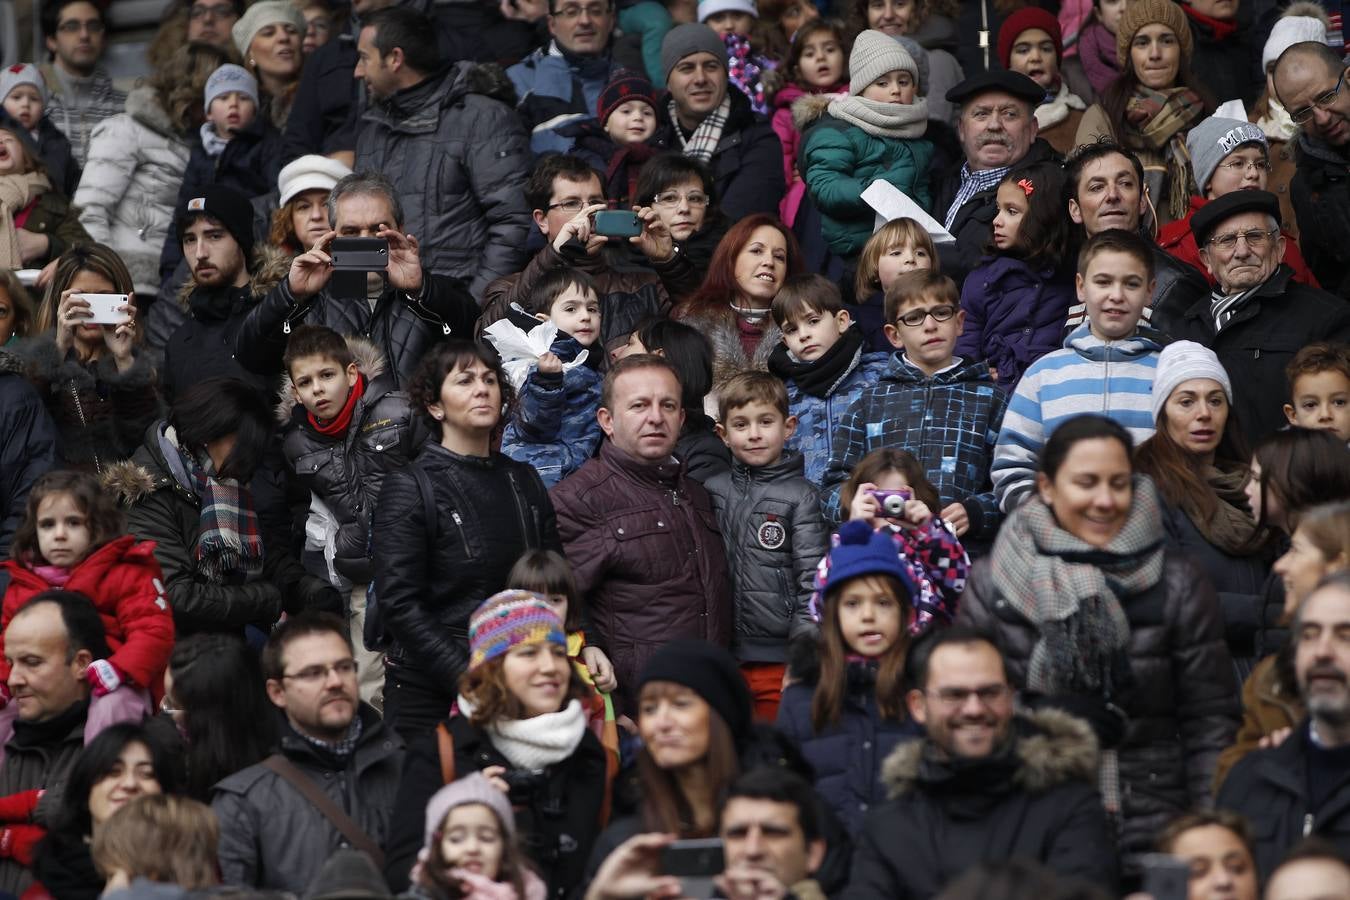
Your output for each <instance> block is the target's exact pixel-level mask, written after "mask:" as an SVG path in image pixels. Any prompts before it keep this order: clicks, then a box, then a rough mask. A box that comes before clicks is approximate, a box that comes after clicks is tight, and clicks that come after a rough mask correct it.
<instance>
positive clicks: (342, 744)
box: [292, 711, 365, 759]
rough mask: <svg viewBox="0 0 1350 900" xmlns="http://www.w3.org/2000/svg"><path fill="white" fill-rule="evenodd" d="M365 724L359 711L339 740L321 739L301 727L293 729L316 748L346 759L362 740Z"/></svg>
mask: <svg viewBox="0 0 1350 900" xmlns="http://www.w3.org/2000/svg"><path fill="white" fill-rule="evenodd" d="M364 728H365V726H364V725H363V724H362V723H361V713H360V712H359V711H358V712H357V714H356V715H354V716H352V724H350V725H348V726H347V734H346V735H345V736H344V737H343V738H341V739H340V740H337V741H321V740H319V739H318V738H316V737H310V736H309V735H307V734H305V733H304V732H303V731H301V730H300V729H299V728H293V729H292V730H293V731H294V732H295V733H296V734H298V735H299V736H300V737H301V738H302V739H303V740H305V741H306V742H307V743H309V744H310V745H312V746H313V747H314V748H315V749H318V750H322V751H324V752H326V753H331V754H333V755H334V756H336V757H337V758H338V759H346V758H347V757H349V756H351V755H352V753H353V752H355V750H356V744H357V742H358V741H360V740H361V732H362V731H363V730H364Z"/></svg>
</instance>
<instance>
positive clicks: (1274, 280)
mask: <svg viewBox="0 0 1350 900" xmlns="http://www.w3.org/2000/svg"><path fill="white" fill-rule="evenodd" d="M1293 277H1294V270H1293V269H1291V268H1289V266H1288V265H1286V264H1285V263H1280V264H1279V266H1278V267H1276V269H1275V271H1274V272H1272V273H1271V274H1270V277H1269V278H1267V279H1266V280H1265V281H1263V282H1261V284H1260V285H1258V286H1257V287H1256V288H1254V289H1253V290H1252V292H1251V294H1250V296H1248V297H1247V299H1246V301H1245V302H1244V303H1243V304H1242V307H1241V308H1240V309H1239V310H1238V311H1237V312H1236V313H1234V314H1233V318H1232V319H1231V320H1230V321H1229V322H1228V325H1230V326H1232V325H1236V324H1238V323H1239V322H1245V321H1247V320H1248V319H1251V318H1255V317H1256V315H1257V314H1258V313H1259V312H1260V311H1261V303H1260V299H1261V298H1262V297H1282V296H1284V293H1285V291H1287V290H1288V289H1289V282H1290V281H1291V280H1292V279H1293ZM1212 296H1213V295H1211V294H1206V295H1205V296H1203V297H1201V298H1200V299H1199V300H1196V301H1195V302H1194V303H1192V304H1191V306H1190V308H1189V309H1187V310H1186V318H1188V319H1201V320H1204V321H1207V322H1209V327H1210V330H1211V331H1212V330H1213V329H1214V319H1213V317H1212V316H1211V315H1210V312H1209V310H1210V301H1211V299H1212Z"/></svg>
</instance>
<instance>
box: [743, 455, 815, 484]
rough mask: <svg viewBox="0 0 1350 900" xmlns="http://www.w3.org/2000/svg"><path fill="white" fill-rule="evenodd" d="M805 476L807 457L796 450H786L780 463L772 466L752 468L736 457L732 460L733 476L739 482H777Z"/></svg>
mask: <svg viewBox="0 0 1350 900" xmlns="http://www.w3.org/2000/svg"><path fill="white" fill-rule="evenodd" d="M805 474H806V457H804V456H802V455H801V453H799V452H798V451H796V450H784V451H783V455H782V457H780V458H779V460H778V462H776V463H774V464H773V465H771V466H754V467H751V466H747V465H746V464H745V463H743V462H741V461H740V460H739V459H736V458H735V457H734V456H733V457H732V459H731V476H732V478H733V479H734V480H735V481H737V482H745V481H751V482H755V481H763V482H767V481H776V480H777V479H779V478H790V477H792V476H793V475H796V476H798V477H803V476H805Z"/></svg>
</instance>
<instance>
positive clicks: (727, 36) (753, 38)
mask: <svg viewBox="0 0 1350 900" xmlns="http://www.w3.org/2000/svg"><path fill="white" fill-rule="evenodd" d="M698 20H699V21H700V22H702V23H703V24H704V25H707V26H708V27H709V28H711V29H712V30H713V31H715V32H716V33H717V36H718V37H720V38H721V39H722V42H723V43H724V44H726V47H727V81H728V82H730V83H731V85H732V86H733V87H735V88H737V89H738V90H740V92H741V93H742V94H744V95H745V96H746V97H748V98H750V107H751V108H752V109H753V110H754V111H755V112H756V113H758V114H759V115H761V116H767V115H769V113H770V112H771V111H772V107H773V95H774V92H775V91H776V90H777V86H778V84H779V81H778V78H777V76H776V75H775V74H772V73H773V71H774V70H775V69H776V68H777V67H778V63H777V61H776V60H777V58H778V57H777V56H776V55H772V54H766V53H764V52H763V50H764V45H765V37H766V36H767V35H766V33H764V32H760V33H758V34H757V31H756V26H757V25H758V24H759V10H758V9H757V8H756V6H755V3H754V0H700V3H699V4H698Z"/></svg>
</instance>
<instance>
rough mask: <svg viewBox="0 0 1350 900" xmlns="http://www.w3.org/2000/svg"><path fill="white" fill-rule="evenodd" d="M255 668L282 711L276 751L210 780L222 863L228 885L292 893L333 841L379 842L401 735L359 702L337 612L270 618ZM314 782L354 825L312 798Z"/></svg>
mask: <svg viewBox="0 0 1350 900" xmlns="http://www.w3.org/2000/svg"><path fill="white" fill-rule="evenodd" d="M262 668H263V675H264V676H265V677H266V678H267V697H268V699H269V700H271V701H272V704H273V705H274V706H276V707H277V709H279V710H281V711H282V712H283V713H284V714H285V722H284V723H283V724H282V726H281V741H280V752H279V753H277V754H276V755H274V756H272V757H269V758H268V759H265V760H263V761H262V762H260V763H258V764H257V765H253V766H249V767H248V768H247V769H244V770H243V771H241V772H236V773H235V774H233V775H231V776H229V777H228V778H225V779H223V780H221V782H220V783H219V784H217V785H216V787H215V792H214V797H213V798H212V801H211V807H212V809H214V810H215V813H216V817H217V818H219V819H220V871H221V875H222V877H223V880H224V882H225V883H226V884H229V885H237V886H240V887H253V888H262V889H264V890H279V891H291V892H293V893H296V894H300V893H303V892H304V891H305V889H306V888H307V887H308V886H309V884H310V882H312V881H313V880H314V876H315V875H316V874H318V872H319V870H320V869H321V868H322V867H323V864H324V861H325V860H326V859H328V857H329V856H331V855H332V854H333V853H334V851H336V850H338V849H339V848H340V847H345V846H353V847H355V848H356V849H358V850H367V849H368V847H371V846H373V847H380V846H382V845H383V843H384V841H385V839H386V837H387V836H388V834H389V830H390V824H391V822H390V820H391V818H392V815H393V811H394V795H395V793H396V792H397V790H398V784H399V778H400V776H401V774H402V770H403V741H402V739H401V738H400V737H399V736H398V735H397V734H395V733H394V732H393V731H392V730H390V729H387V728H386V727H385V726H384V724H383V723H382V722H381V720H380V716H379V714H378V713H376V712H375V710H373V709H371V708H370V707H369V706H367V705H365V704H364V703H361V701H360V698H359V696H358V692H357V686H356V660H355V659H353V658H352V645H351V640H350V638H349V637H348V635H347V627H346V624H345V623H344V622H343V621H342V620H341V619H339V618H338V617H336V616H334V615H332V614H329V613H303V614H301V615H298V616H293V617H291V618H289V619H287V620H286V621H285V622H283V623H282V624H280V625H278V626H277V628H276V629H275V630H274V631H273V632H272V634H271V636H270V637H269V638H268V639H267V645H266V647H264V648H263V654H262ZM300 779H305V781H301V780H300ZM315 791H317V792H319V793H321V794H322V795H324V796H325V797H326V798H327V799H328V802H329V803H330V804H332V805H334V806H336V807H338V808H339V809H340V810H341V811H342V812H343V813H344V814H345V815H346V817H347V818H348V819H349V820H350V821H351V822H353V823H355V825H356V827H357V828H359V829H360V831H361V832H362V834H359V835H352V834H351V833H350V831H351V829H350V828H349V829H347V830H344V829H343V828H342V827H341V826H340V825H339V824H338V823H337V822H335V821H334V820H333V818H332V817H330V815H329V814H328V813H327V812H325V811H324V810H323V809H322V808H321V807H319V806H318V805H316V804H315V802H314V800H312V799H310V796H309V794H310V793H313V792H315ZM363 844H364V845H366V846H363Z"/></svg>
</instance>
